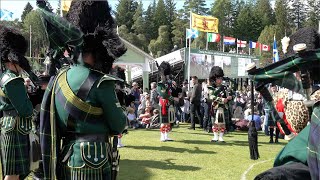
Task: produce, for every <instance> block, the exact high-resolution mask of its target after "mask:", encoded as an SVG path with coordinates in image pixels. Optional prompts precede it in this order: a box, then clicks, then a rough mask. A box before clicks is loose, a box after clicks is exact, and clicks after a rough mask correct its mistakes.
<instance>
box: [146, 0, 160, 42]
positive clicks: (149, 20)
mask: <svg viewBox="0 0 320 180" xmlns="http://www.w3.org/2000/svg"><path fill="white" fill-rule="evenodd" d="M144 14H145V15H144V21H145V24H146V25H147V26H148V30H147V31H146V32H145V36H146V39H147V41H148V42H150V40H151V39H156V38H157V36H158V33H157V30H156V29H155V24H154V21H153V19H154V7H153V5H151V4H150V5H149V6H148V9H147V11H146V12H145V13H144Z"/></svg>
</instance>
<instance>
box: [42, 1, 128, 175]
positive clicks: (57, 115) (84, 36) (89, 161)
mask: <svg viewBox="0 0 320 180" xmlns="http://www.w3.org/2000/svg"><path fill="white" fill-rule="evenodd" d="M41 17H42V19H43V20H44V22H45V24H46V30H47V34H48V35H49V40H50V43H51V44H50V45H51V47H50V48H52V49H54V50H56V54H59V53H60V54H61V51H62V52H64V50H65V49H67V51H68V53H69V56H70V58H71V59H72V60H73V65H71V66H67V67H66V68H64V69H61V70H60V71H59V72H58V73H57V75H56V76H55V77H54V78H52V79H51V81H50V83H49V85H48V88H47V91H46V92H45V95H44V99H43V102H42V108H41V109H42V111H41V114H40V133H41V136H40V141H41V146H42V147H41V150H42V155H43V166H44V179H70V180H71V179H84V180H85V179H88V180H91V179H95V180H107V179H108V180H109V179H115V178H116V175H117V171H118V170H119V167H118V163H119V159H118V155H117V152H116V151H114V149H116V147H114V146H112V144H111V143H112V142H111V138H110V137H113V136H115V135H118V134H120V133H122V131H123V130H124V128H125V125H126V116H125V115H124V113H123V109H122V107H121V104H120V102H119V101H118V99H117V95H116V92H115V83H116V81H117V80H118V78H116V77H114V76H111V75H108V73H109V72H110V70H111V68H112V64H113V62H114V61H115V59H117V58H118V57H120V56H121V55H123V54H124V53H125V52H126V47H125V46H124V44H123V42H122V41H121V40H120V38H119V36H118V35H117V33H116V31H115V22H114V19H113V18H112V16H111V8H110V6H109V4H108V1H72V2H71V6H70V10H69V12H68V14H67V16H66V19H67V21H66V20H64V19H62V18H60V17H57V16H55V15H53V14H51V13H49V12H47V11H45V10H43V9H42V10H41ZM52 57H53V59H52V60H56V59H55V58H54V57H55V56H52Z"/></svg>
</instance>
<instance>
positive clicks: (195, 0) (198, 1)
mask: <svg viewBox="0 0 320 180" xmlns="http://www.w3.org/2000/svg"><path fill="white" fill-rule="evenodd" d="M206 5H207V4H206V0H191V2H190V4H189V8H190V10H191V11H192V12H193V13H196V14H200V15H207V14H208V13H209V8H206Z"/></svg>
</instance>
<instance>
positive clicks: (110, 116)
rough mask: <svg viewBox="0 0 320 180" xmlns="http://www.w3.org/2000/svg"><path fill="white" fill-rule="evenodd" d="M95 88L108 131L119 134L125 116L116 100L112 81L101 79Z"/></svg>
mask: <svg viewBox="0 0 320 180" xmlns="http://www.w3.org/2000/svg"><path fill="white" fill-rule="evenodd" d="M96 90H97V95H96V98H97V101H98V102H99V103H100V105H101V107H102V109H103V116H104V119H105V121H106V123H107V126H108V128H109V130H110V133H111V134H113V135H115V134H120V133H121V132H122V131H123V130H124V128H125V125H126V116H125V114H124V113H123V109H122V107H121V105H120V103H119V101H118V98H117V95H116V92H115V82H114V81H103V82H102V83H101V84H100V86H99V87H98V88H97V89H96Z"/></svg>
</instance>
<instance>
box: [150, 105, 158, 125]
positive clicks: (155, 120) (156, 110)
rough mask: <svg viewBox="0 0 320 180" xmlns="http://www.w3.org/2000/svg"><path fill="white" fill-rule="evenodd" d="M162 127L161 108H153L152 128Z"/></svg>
mask: <svg viewBox="0 0 320 180" xmlns="http://www.w3.org/2000/svg"><path fill="white" fill-rule="evenodd" d="M158 128H160V118H159V110H158V109H154V110H153V116H152V117H151V123H150V129H158Z"/></svg>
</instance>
